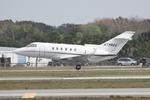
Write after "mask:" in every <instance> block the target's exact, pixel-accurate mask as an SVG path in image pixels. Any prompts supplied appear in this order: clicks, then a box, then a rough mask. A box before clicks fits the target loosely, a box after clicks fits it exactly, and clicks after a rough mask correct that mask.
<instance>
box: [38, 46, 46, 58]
mask: <svg viewBox="0 0 150 100" xmlns="http://www.w3.org/2000/svg"><path fill="white" fill-rule="evenodd" d="M44 57H45V48H44V47H40V48H39V58H44Z"/></svg>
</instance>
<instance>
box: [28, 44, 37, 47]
mask: <svg viewBox="0 0 150 100" xmlns="http://www.w3.org/2000/svg"><path fill="white" fill-rule="evenodd" d="M26 47H37V44H29V45H27V46H26Z"/></svg>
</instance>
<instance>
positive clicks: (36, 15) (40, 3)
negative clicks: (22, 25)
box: [0, 0, 150, 26]
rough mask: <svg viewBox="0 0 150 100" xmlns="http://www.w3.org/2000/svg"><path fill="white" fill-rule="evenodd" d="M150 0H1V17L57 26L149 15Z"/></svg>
mask: <svg viewBox="0 0 150 100" xmlns="http://www.w3.org/2000/svg"><path fill="white" fill-rule="evenodd" d="M149 10H150V0H0V20H6V19H11V20H13V21H25V20H27V21H34V22H42V23H45V24H48V25H54V26H58V25H61V24H65V23H73V24H86V23H89V22H92V21H94V20H95V19H102V18H117V17H119V16H122V17H127V18H131V17H139V18H150V13H149V12H150V11H149Z"/></svg>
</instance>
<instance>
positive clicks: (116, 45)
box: [100, 31, 135, 55]
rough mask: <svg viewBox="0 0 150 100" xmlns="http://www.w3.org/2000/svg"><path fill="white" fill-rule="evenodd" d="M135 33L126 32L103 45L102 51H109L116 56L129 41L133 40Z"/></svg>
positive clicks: (101, 46)
mask: <svg viewBox="0 0 150 100" xmlns="http://www.w3.org/2000/svg"><path fill="white" fill-rule="evenodd" d="M134 33H135V32H133V31H126V32H124V33H122V34H120V35H118V36H116V37H114V38H112V39H110V40H108V41H106V42H105V43H103V44H101V45H100V49H102V50H104V51H107V52H108V53H109V54H113V55H116V54H117V53H118V52H119V51H120V50H121V49H122V48H123V46H124V45H125V44H126V43H127V42H128V41H129V40H132V36H133V35H134Z"/></svg>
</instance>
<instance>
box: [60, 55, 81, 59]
mask: <svg viewBox="0 0 150 100" xmlns="http://www.w3.org/2000/svg"><path fill="white" fill-rule="evenodd" d="M78 56H81V55H63V56H61V57H60V59H66V58H74V57H78Z"/></svg>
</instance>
